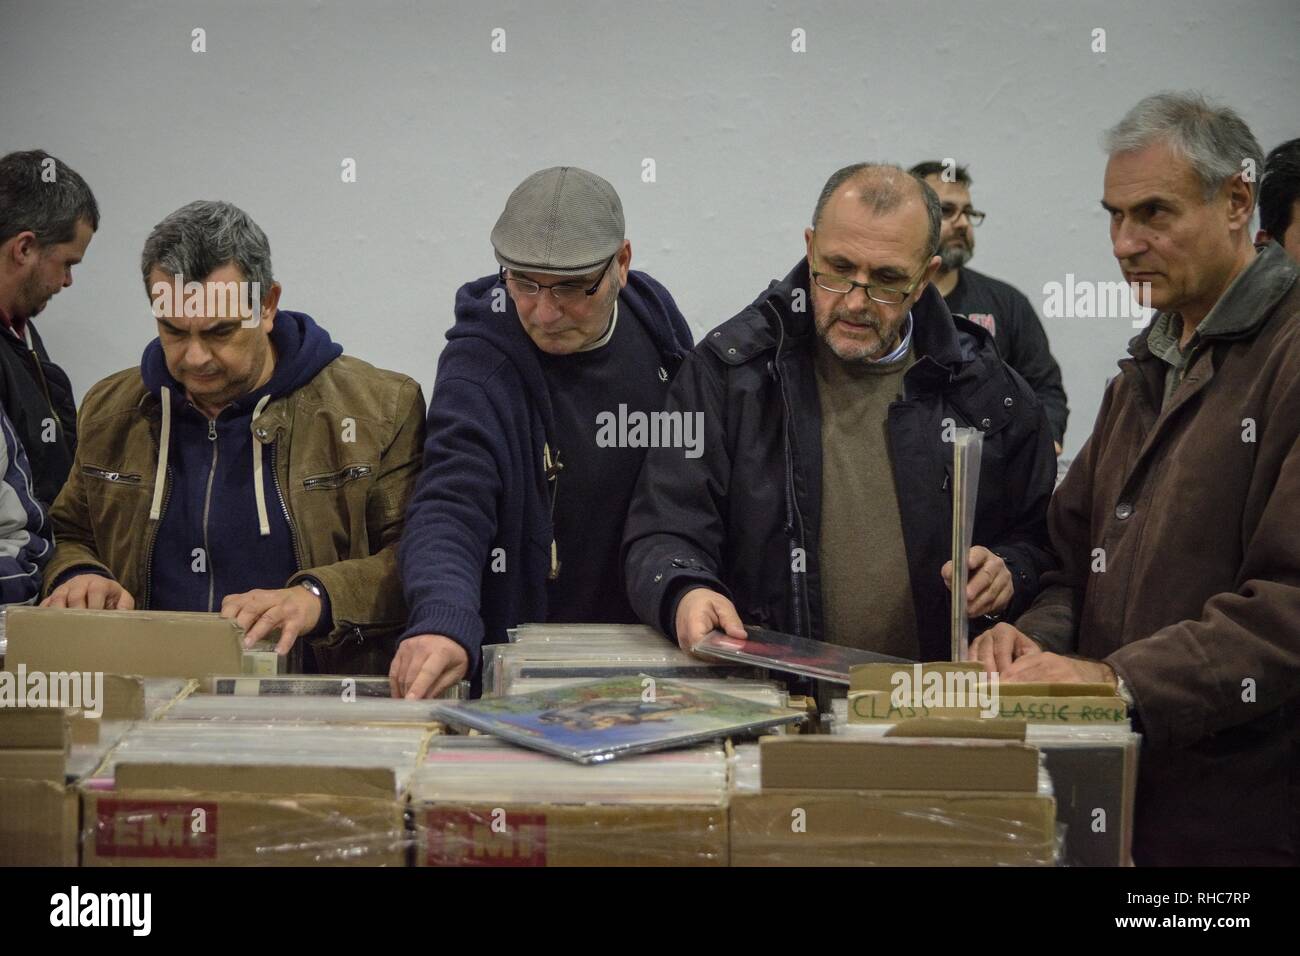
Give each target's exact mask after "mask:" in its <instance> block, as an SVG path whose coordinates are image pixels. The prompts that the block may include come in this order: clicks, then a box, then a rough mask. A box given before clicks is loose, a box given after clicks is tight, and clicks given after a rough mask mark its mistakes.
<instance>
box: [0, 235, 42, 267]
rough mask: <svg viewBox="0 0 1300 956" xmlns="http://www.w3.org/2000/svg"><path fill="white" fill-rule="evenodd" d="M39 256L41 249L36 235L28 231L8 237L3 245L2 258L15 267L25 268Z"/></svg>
mask: <svg viewBox="0 0 1300 956" xmlns="http://www.w3.org/2000/svg"><path fill="white" fill-rule="evenodd" d="M40 254H41V247H40V244H39V243H37V241H36V233H34V232H32V231H31V230H30V229H26V230H24V231H22V232H20V233H18V234H17V235H14V236H10V237H9V239H8V241H6V242H5V244H4V256H3V258H4V259H7V260H9V261H11V262H13V264H14V265H16V266H25V265H27V264H29V263H30V262H31V261H32V260H33V259H35V258H36V257H37V256H39V255H40Z"/></svg>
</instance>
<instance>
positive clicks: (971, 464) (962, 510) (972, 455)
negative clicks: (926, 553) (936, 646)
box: [951, 428, 984, 661]
mask: <svg viewBox="0 0 1300 956" xmlns="http://www.w3.org/2000/svg"><path fill="white" fill-rule="evenodd" d="M956 432H957V434H956V438H955V439H954V441H953V445H952V593H951V601H952V659H953V660H954V661H962V660H965V659H966V646H967V644H969V643H970V617H969V615H968V614H967V605H966V585H967V583H968V578H969V573H970V572H969V570H968V569H967V567H966V561H967V556H968V555H969V554H970V549H971V543H972V538H974V536H975V506H976V502H977V498H978V494H979V486H980V457H981V454H982V452H983V450H984V433H983V432H982V431H980V430H979V429H978V428H958V429H957V430H956Z"/></svg>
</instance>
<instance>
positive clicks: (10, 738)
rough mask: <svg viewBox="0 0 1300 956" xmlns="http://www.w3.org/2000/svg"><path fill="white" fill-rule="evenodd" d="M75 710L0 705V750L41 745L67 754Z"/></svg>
mask: <svg viewBox="0 0 1300 956" xmlns="http://www.w3.org/2000/svg"><path fill="white" fill-rule="evenodd" d="M76 713H77V712H76V711H74V710H73V709H72V708H65V707H22V708H19V707H0V751H4V750H8V749H13V748H41V749H46V750H61V751H63V752H64V753H67V752H68V748H69V746H71V744H72V730H71V722H72V717H73V716H74V714H76Z"/></svg>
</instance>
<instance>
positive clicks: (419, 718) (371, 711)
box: [163, 694, 438, 725]
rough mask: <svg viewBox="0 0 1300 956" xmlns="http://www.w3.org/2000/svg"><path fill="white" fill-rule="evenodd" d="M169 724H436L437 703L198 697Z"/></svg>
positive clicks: (175, 708) (173, 713)
mask: <svg viewBox="0 0 1300 956" xmlns="http://www.w3.org/2000/svg"><path fill="white" fill-rule="evenodd" d="M163 719H164V720H168V721H221V722H239V723H248V722H254V723H267V722H274V723H276V724H277V725H279V724H280V723H298V724H302V723H315V724H432V723H436V722H437V721H438V717H437V716H436V714H435V713H434V710H433V702H432V701H426V700H393V699H391V698H389V699H387V700H385V699H383V698H376V697H356V698H353V697H325V696H319V695H302V696H296V695H271V696H259V697H237V696H231V695H220V694H194V695H192V696H190V697H187V698H185V699H184V700H178V701H177V702H176V703H175V704H173V705H172V706H171V707H170V708H168V710H167V712H166V713H165V714H164V715H163Z"/></svg>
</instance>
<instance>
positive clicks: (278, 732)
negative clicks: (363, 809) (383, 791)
mask: <svg viewBox="0 0 1300 956" xmlns="http://www.w3.org/2000/svg"><path fill="white" fill-rule="evenodd" d="M426 735H427V731H425V730H422V729H420V728H418V727H361V726H345V725H322V724H315V725H312V724H294V723H274V724H268V723H258V722H256V721H204V720H161V721H149V722H144V723H138V724H136V725H134V726H133V727H132V728H131V729H130V730H129V731H127V732H126V733H125V734H124V735H123V736H122V738H121V740H120V742H119V743H118V745H117V747H116V749H114V750H113V752H112V753H111V754H110V755H109V758H108V760H107V761H106V762H105V763H104V766H103V767H101V768H100V769H99V771H98V772H97V773H96V775H95V782H94V783H93V784H92V786H96V787H111V786H112V781H113V776H114V773H115V771H116V768H117V767H118V766H119V765H121V764H124V763H163V764H226V765H230V766H249V765H252V766H258V765H261V766H268V765H269V766H312V767H316V766H331V767H380V768H390V769H392V770H393V772H394V774H395V775H396V779H397V787H398V791H399V792H400V791H401V790H402V789H403V788H404V787H405V786H406V783H407V782H408V781H409V779H410V776H411V773H412V771H413V770H414V768H415V763H416V759H417V757H418V756H419V753H420V748H421V747H422V746H423V743H424V739H425V737H426Z"/></svg>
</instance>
